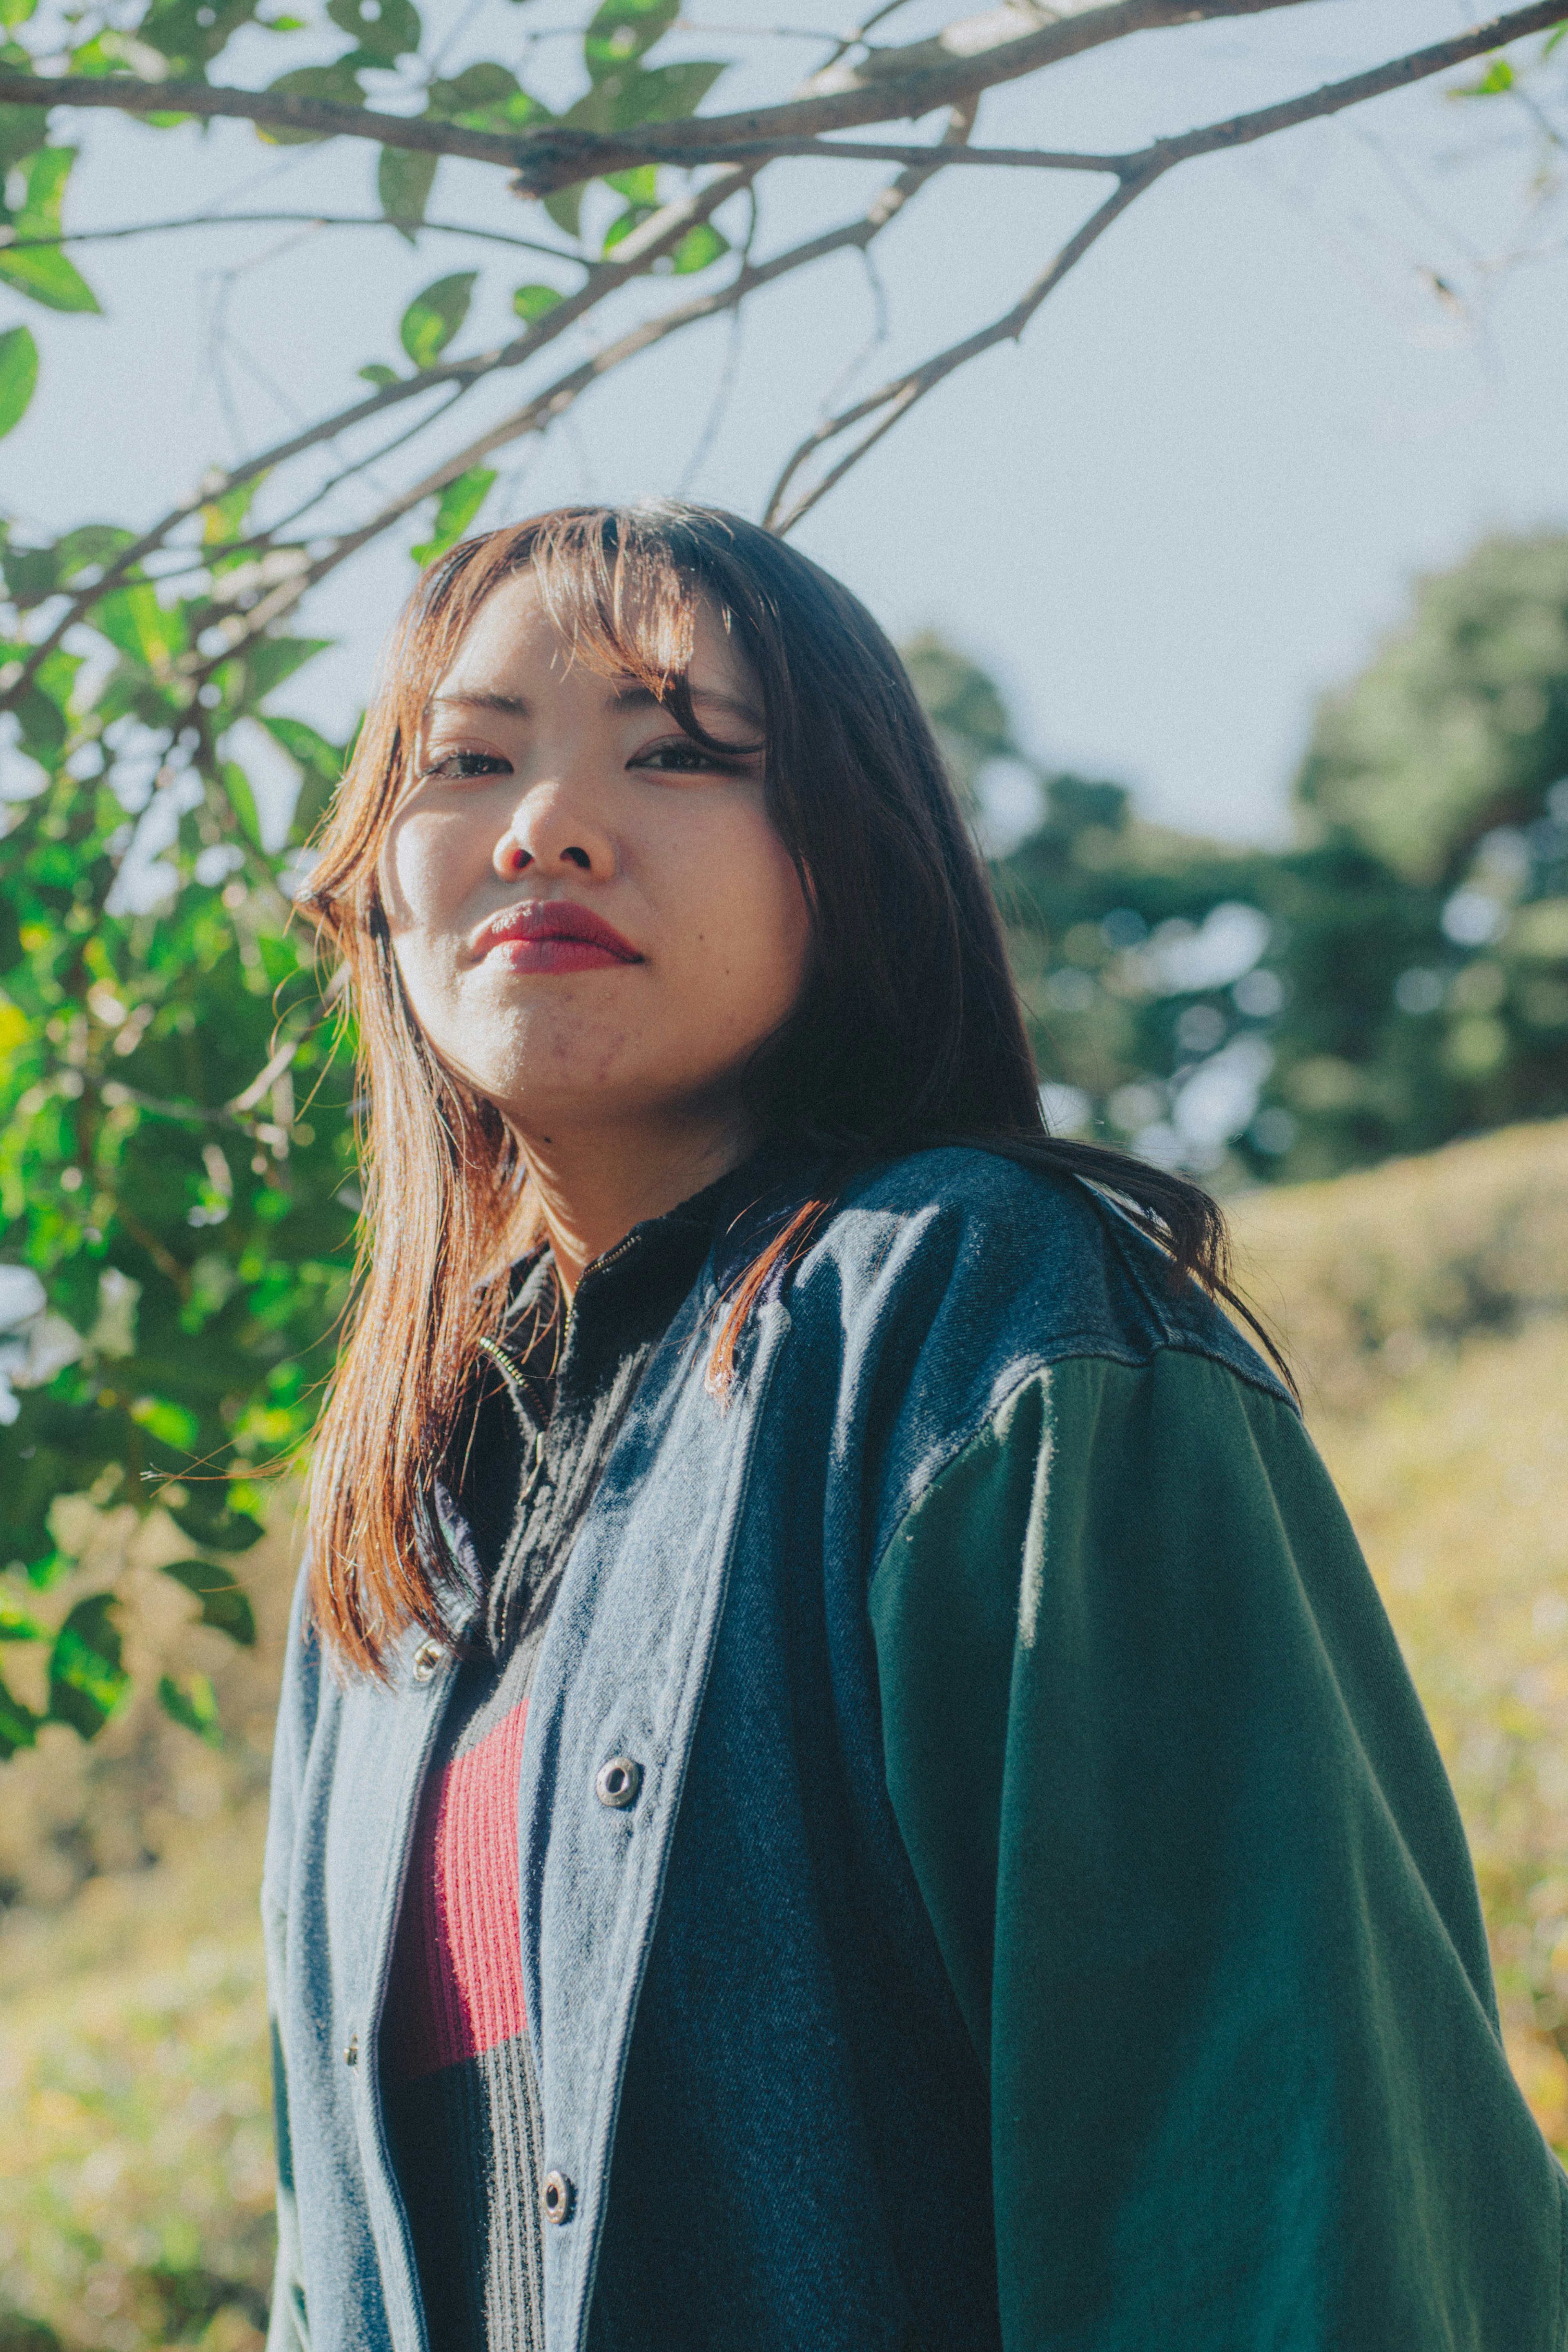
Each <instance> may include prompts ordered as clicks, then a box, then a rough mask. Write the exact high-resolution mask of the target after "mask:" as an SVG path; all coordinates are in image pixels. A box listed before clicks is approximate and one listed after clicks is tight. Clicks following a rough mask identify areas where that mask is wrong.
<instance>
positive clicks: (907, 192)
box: [194, 107, 974, 678]
mask: <svg viewBox="0 0 1568 2352" xmlns="http://www.w3.org/2000/svg"><path fill="white" fill-rule="evenodd" d="M973 122H974V109H973V107H956V108H954V110H953V111H952V116H951V119H950V121H949V124H948V129H947V131H946V141H947V143H949V144H951V145H956V144H957V143H958V142H960V141H961V140H963V139H966V138H967V136H968V134H969V131H970V129H971V128H972V126H973ZM941 162H942V151H941V150H940V149H933V150H929V151H927V160H925V162H923V163H919V164H915V165H912V166H911V167H910V169H909V170H907V171H905V172H901V173H899V175H898V177H897V179H896V180H894V181H893V182H892V183H891V184H889V185H888V186H887V187H885V188H883V189H881V190H880V191H879V192H878V194H876V196H875V197H874V198H873V201H872V203H871V204H870V205H868V206H867V207H866V210H865V211H864V213H863V214H862V215H861V216H860V218H859V219H858V220H853V221H848V222H845V223H843V224H842V225H841V226H840V227H838V228H835V229H828V230H825V231H824V232H823V233H822V234H821V236H814V237H809V238H808V239H806V241H805V242H804V243H803V244H800V245H798V246H792V247H789V249H788V250H787V251H786V252H784V253H781V254H776V255H774V257H772V259H771V260H768V261H763V262H757V263H754V264H753V263H747V264H744V265H743V266H742V268H740V269H739V270H737V273H736V275H735V277H734V278H732V279H731V280H730V282H729V284H728V285H727V286H725V287H722V288H718V289H716V290H715V291H714V292H713V293H712V294H706V295H698V296H696V297H695V298H694V299H693V300H691V301H690V302H684V303H682V304H681V305H680V306H679V307H678V308H676V309H674V310H666V311H664V312H663V313H662V314H661V315H660V316H659V317H658V318H655V319H648V320H643V321H642V323H641V324H639V325H638V326H635V327H632V328H631V329H629V330H628V331H627V332H626V333H625V334H624V335H622V336H621V337H620V339H619V340H618V341H615V342H613V343H611V344H608V345H607V346H606V347H605V349H604V350H603V351H601V352H594V353H593V354H592V356H591V358H589V359H587V360H584V361H582V362H580V364H579V365H578V366H576V367H574V368H572V369H570V370H569V371H568V372H567V373H566V374H564V375H562V376H559V377H558V378H557V380H556V381H555V383H551V384H548V385H547V386H546V387H545V388H544V389H543V390H542V391H541V392H538V393H536V394H534V396H533V398H532V399H530V400H528V401H527V402H526V403H525V404H524V405H523V406H522V407H521V408H519V409H517V410H515V411H514V412H513V414H512V415H510V416H507V417H503V418H502V419H501V420H500V421H499V423H497V424H496V425H491V426H490V427H489V428H488V429H487V430H486V432H484V433H482V434H480V435H479V436H477V438H476V439H475V440H473V441H471V442H469V443H468V444H467V446H466V447H465V448H463V449H460V450H458V451H457V452H456V454H455V456H453V457H448V458H446V459H445V460H444V462H443V463H442V464H441V465H440V466H438V467H435V468H434V471H432V472H431V473H428V474H427V475H425V477H424V478H423V480H422V481H420V482H417V483H415V484H414V486H413V488H411V489H408V490H405V491H402V492H400V494H399V495H398V497H397V498H395V499H391V500H389V501H388V503H387V504H386V505H385V506H383V507H382V509H381V510H380V511H379V512H378V513H377V514H375V515H373V516H372V517H371V520H370V521H368V522H366V523H364V524H362V525H361V527H360V528H359V529H358V530H353V531H350V532H346V533H345V534H344V535H343V536H342V537H341V538H340V539H339V540H337V541H334V543H333V545H332V546H331V547H330V548H329V549H328V550H326V551H325V552H324V553H323V554H321V555H320V556H319V557H318V558H317V559H316V561H315V562H313V563H311V564H310V565H309V566H308V568H307V569H303V570H301V571H300V572H298V573H296V574H295V575H293V576H292V577H291V578H290V579H288V580H287V581H284V582H281V583H279V585H278V586H277V588H276V589H275V590H274V591H273V593H272V594H271V595H270V596H268V597H267V598H266V599H265V600H264V601H263V603H261V604H256V605H255V606H254V607H253V608H252V610H251V611H250V612H249V613H247V614H245V616H244V619H243V621H241V620H240V619H239V617H238V616H237V615H236V616H235V619H234V620H233V621H232V622H231V623H230V624H229V625H228V631H227V635H228V642H227V643H226V644H225V646H224V649H223V651H222V652H221V653H218V654H215V655H214V656H211V657H210V659H209V660H208V661H207V663H206V665H205V667H204V669H203V670H201V671H200V672H199V673H194V675H195V676H196V677H198V678H204V677H207V676H209V675H210V674H211V673H212V671H214V670H215V669H217V668H219V667H221V666H222V664H223V663H224V662H225V661H230V660H232V659H233V658H234V656H235V654H236V653H238V652H240V651H241V650H242V649H243V647H244V646H245V645H246V644H247V643H248V642H249V641H250V639H251V638H253V637H256V636H259V635H262V633H263V632H264V631H265V630H267V629H268V628H271V627H272V626H274V625H275V624H276V623H277V621H279V620H281V618H282V617H283V615H284V614H286V613H287V612H289V611H290V610H291V609H292V608H293V606H294V605H295V604H298V602H299V600H300V598H301V597H303V596H305V595H307V594H308V593H309V591H310V590H311V589H312V588H314V587H316V586H317V585H318V584H319V582H321V581H322V580H324V579H326V578H327V576H328V575H329V573H330V572H336V571H337V570H339V569H340V566H341V565H342V564H344V563H346V562H349V561H350V558H351V557H352V556H355V555H357V554H358V553H359V552H360V551H361V548H364V547H367V546H368V545H369V544H370V543H371V541H372V540H374V539H379V538H380V537H381V536H382V533H383V532H384V531H387V530H391V529H392V527H393V525H394V524H396V523H398V522H400V521H401V520H402V518H403V517H404V515H406V514H409V513H411V512H412V511H413V509H414V508H415V507H416V506H418V505H420V504H421V502H422V501H423V499H429V498H435V497H438V496H439V495H440V493H441V492H442V491H443V490H444V489H445V488H446V487H447V485H448V483H450V482H455V480H456V479H457V478H458V476H459V475H461V474H465V473H467V471H468V470H469V468H470V467H473V466H476V465H478V464H479V463H481V461H482V460H483V459H484V458H486V457H489V456H491V455H492V453H493V452H494V451H495V450H497V449H498V448H501V447H504V446H506V445H507V443H509V442H513V441H519V440H522V439H523V438H524V437H525V436H527V435H528V434H530V433H538V432H543V431H544V430H546V429H547V428H548V427H549V425H552V424H553V423H554V422H555V420H556V419H557V417H559V416H561V415H564V414H565V413H566V411H567V410H568V409H569V408H570V407H571V406H572V405H573V404H574V403H575V402H576V401H577V400H579V399H580V397H581V395H582V394H583V393H585V392H587V391H588V390H589V389H590V388H591V386H592V385H593V384H595V383H598V382H599V381H600V380H601V378H602V377H604V376H606V375H608V374H610V373H612V371H613V370H614V369H616V368H619V367H622V366H624V365H625V364H626V362H628V361H629V360H632V359H635V358H636V357H637V356H638V355H639V353H641V352H645V351H648V350H650V349H651V348H652V347H653V345H654V344H655V343H660V342H664V341H667V339H668V338H669V337H670V336H671V335H674V334H678V333H680V332H681V331H682V330H683V329H685V328H686V327H690V326H695V325H696V324H697V323H698V322H699V321H700V320H705V319H711V318H716V317H718V316H719V315H721V314H722V313H723V312H724V311H726V310H733V309H735V308H736V307H737V304H739V303H740V302H743V301H744V300H745V299H746V298H747V295H749V294H752V293H755V292H757V291H758V289H760V288H762V287H764V286H768V285H771V284H772V283H773V282H774V281H775V280H776V279H778V278H784V277H788V276H790V275H792V274H793V272H794V271H796V270H798V269H804V268H809V267H810V265H811V264H812V263H813V262H818V261H822V260H825V259H826V258H827V257H828V256H829V255H830V254H834V253H842V252H845V251H849V250H853V249H856V248H858V249H859V250H861V251H862V252H863V251H864V250H865V248H866V247H868V246H869V245H870V244H871V243H872V241H873V238H875V237H878V236H881V234H882V232H883V229H885V228H886V227H887V226H889V225H890V223H891V222H892V221H894V219H895V218H896V217H897V215H899V214H900V213H901V212H902V211H903V210H904V206H905V205H907V204H908V203H909V201H910V199H911V198H912V197H913V196H915V195H916V194H918V193H919V191H920V189H921V188H923V187H924V186H925V184H926V182H927V181H928V180H931V179H932V178H934V177H935V176H936V173H937V172H938V171H939V170H940V168H941ZM222 625H223V624H220V626H222Z"/></svg>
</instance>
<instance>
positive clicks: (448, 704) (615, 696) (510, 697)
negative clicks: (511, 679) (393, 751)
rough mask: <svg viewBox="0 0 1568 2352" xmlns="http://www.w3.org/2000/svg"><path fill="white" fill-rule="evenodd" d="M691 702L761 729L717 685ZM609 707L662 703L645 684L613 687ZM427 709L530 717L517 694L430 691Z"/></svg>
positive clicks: (751, 712) (752, 713) (747, 708)
mask: <svg viewBox="0 0 1568 2352" xmlns="http://www.w3.org/2000/svg"><path fill="white" fill-rule="evenodd" d="M692 701H693V702H694V704H697V705H702V706H705V707H706V708H707V709H711V710H722V711H727V713H728V715H729V716H730V718H732V719H739V721H740V723H741V725H742V726H743V727H746V728H748V729H749V730H750V731H751V732H752V733H753V734H754V735H756V734H760V733H761V731H762V721H761V719H759V718H758V714H757V712H756V710H755V709H753V708H752V706H751V704H750V703H748V702H744V701H742V700H741V699H740V698H739V697H738V696H737V695H733V694H725V693H723V692H722V691H721V690H720V689H719V688H708V687H701V686H698V687H694V688H693V689H692ZM606 707H607V708H608V709H611V710H662V709H664V704H663V703H661V702H660V700H659V698H658V696H657V695H656V694H654V693H653V689H652V688H649V687H646V686H624V687H617V688H614V689H613V690H612V693H611V694H610V696H609V697H608V699H607V706H606ZM427 708H428V709H431V710H494V711H496V712H497V714H498V715H499V716H500V717H501V718H503V719H531V718H532V716H533V708H532V705H531V704H530V703H529V702H528V701H527V699H526V698H524V697H523V696H522V695H520V694H485V693H480V692H475V693H473V694H433V695H432V696H431V698H430V701H429V704H428V705H427Z"/></svg>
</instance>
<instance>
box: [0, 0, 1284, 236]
mask: <svg viewBox="0 0 1568 2352" xmlns="http://www.w3.org/2000/svg"><path fill="white" fill-rule="evenodd" d="M1301 5H1302V0H1099V5H1094V0H1057V5H1055V6H1047V5H1043V0H1003V5H1001V6H1000V7H999V8H993V9H991V10H989V11H988V13H987V14H986V15H984V16H973V17H969V18H967V19H965V20H963V21H962V22H960V23H958V24H955V25H949V26H947V27H946V30H945V31H944V32H941V33H939V34H937V35H936V37H935V39H932V40H924V41H913V42H910V43H908V44H907V45H906V46H904V47H900V48H895V49H880V50H873V52H872V53H871V55H870V56H869V57H868V58H864V59H862V61H861V63H860V64H858V65H854V66H845V65H836V66H832V67H831V68H828V69H827V70H826V71H825V72H824V73H823V74H821V75H820V76H818V77H817V79H816V82H815V84H814V85H812V84H808V85H807V93H806V94H805V95H803V96H802V97H800V98H798V99H794V100H789V101H787V102H786V103H785V104H783V105H782V106H772V107H763V108H760V109H758V110H755V111H753V112H748V113H746V114H727V115H713V116H710V117H707V118H706V119H705V120H703V121H700V122H698V123H695V124H694V123H687V124H686V125H685V126H683V129H682V131H681V132H680V133H679V134H678V135H679V137H680V139H681V140H682V141H684V142H685V144H687V145H688V146H690V147H692V148H693V149H695V150H697V151H699V152H702V153H703V154H704V155H705V156H706V157H710V158H711V155H712V152H713V149H714V147H715V146H716V145H717V146H722V145H723V144H724V143H725V142H727V141H731V142H733V141H735V140H742V141H745V142H748V143H749V142H756V141H758V140H760V141H763V142H771V141H772V140H775V139H780V138H784V139H787V138H791V137H794V138H800V137H810V138H816V137H820V136H821V134H822V133H823V132H824V131H835V130H841V129H845V128H848V127H850V126H852V125H853V124H855V123H859V122H885V121H893V120H895V119H898V118H900V117H905V118H908V119H909V120H911V121H913V120H914V119H915V117H916V116H918V115H922V114H929V113H930V112H931V111H932V110H934V109H935V108H936V107H938V106H944V105H950V104H952V103H954V102H955V101H956V100H959V99H962V98H966V97H968V96H970V95H972V94H973V93H974V92H976V91H977V90H980V89H990V88H992V87H994V85H995V84H997V83H998V82H1003V81H1011V80H1016V79H1018V77H1019V75H1022V74H1030V73H1034V72H1036V71H1038V70H1039V68H1040V67H1041V66H1046V65H1054V64H1055V63H1056V62H1057V61H1058V59H1059V58H1069V57H1076V56H1078V55H1079V54H1080V53H1081V52H1082V50H1084V49H1089V48H1095V47H1099V46H1101V45H1102V44H1103V43H1104V42H1107V41H1119V40H1124V39H1125V38H1126V37H1127V36H1128V35H1129V34H1132V33H1140V32H1149V31H1154V30H1157V29H1159V28H1161V27H1163V26H1178V25H1189V24H1194V23H1197V22H1200V21H1205V20H1207V19H1208V18H1211V17H1228V16H1260V15H1263V14H1265V13H1267V12H1268V11H1269V10H1271V9H1274V8H1293V7H1300V6H1301ZM0 106H48V107H54V106H85V107H108V108H110V109H118V110H120V112H122V113H126V114H190V115H195V116H197V117H199V118H204V119H209V120H210V119H211V118H213V117H217V116H226V117H229V118H232V119H237V120H238V121H246V122H254V123H256V125H257V126H258V128H261V129H272V130H278V131H307V132H309V133H311V134H313V135H314V136H315V137H317V138H321V139H373V140H374V141H375V142H377V144H378V145H380V146H382V147H405V148H411V149H413V150H415V151H416V152H418V153H420V154H423V155H465V156H467V157H468V158H470V159H471V160H472V161H474V162H476V163H498V164H502V165H510V166H512V167H513V168H519V167H521V166H522V165H523V163H524V162H525V159H527V158H530V157H538V158H539V159H540V161H539V171H540V172H541V173H546V172H548V173H551V174H552V175H553V176H551V177H549V178H548V179H544V178H541V179H538V180H537V181H536V179H535V178H534V177H533V176H530V177H529V178H528V183H527V188H526V193H528V194H541V193H544V192H545V191H546V190H548V189H549V187H553V186H560V185H565V184H570V181H571V180H573V179H580V178H582V177H583V173H582V171H581V170H580V168H577V167H576V166H575V165H574V164H571V163H568V162H566V161H565V160H563V159H565V158H568V157H577V156H580V154H581V153H583V152H586V150H587V142H591V141H592V140H593V139H594V137H595V134H593V133H591V132H585V131H571V130H569V129H565V128H558V127H557V126H554V125H540V127H539V128H538V130H533V131H529V130H523V131H517V132H514V133H511V134H507V133H506V132H502V131H474V130H470V129H468V128H467V127H466V126H465V125H463V124H460V123H455V122H433V121H430V120H428V118H426V117H423V116H409V115H399V114H383V113H382V112H381V111H380V110H377V109H376V108H373V107H367V106H343V105H340V104H339V103H337V102H336V101H335V100H330V99H319V98H297V97H291V96H289V95H287V93H285V92H281V91H277V90H244V89H214V87H213V86H212V84H211V83H209V82H189V81H142V80H141V79H139V78H137V77H135V76H132V75H130V74H123V75H122V74H103V75H99V74H59V75H44V74H24V73H15V72H0ZM626 136H627V139H628V140H629V142H631V145H632V147H634V148H635V150H636V152H637V153H638V154H640V155H643V156H651V155H653V154H654V153H655V152H662V151H661V150H660V149H659V147H658V127H657V126H655V125H652V124H649V125H640V126H637V127H636V128H634V129H633V130H632V131H630V132H629V133H627V134H626ZM650 142H653V143H650ZM604 143H605V142H603V141H602V140H601V142H600V144H601V145H603V144H604ZM629 152H630V150H629ZM610 168H612V169H614V168H617V167H616V166H614V165H612V166H611V167H610Z"/></svg>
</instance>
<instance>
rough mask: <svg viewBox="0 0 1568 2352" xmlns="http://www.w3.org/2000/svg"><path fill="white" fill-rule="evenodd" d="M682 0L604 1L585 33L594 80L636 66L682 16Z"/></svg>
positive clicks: (586, 54)
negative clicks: (645, 53)
mask: <svg viewBox="0 0 1568 2352" xmlns="http://www.w3.org/2000/svg"><path fill="white" fill-rule="evenodd" d="M680 13H681V9H680V0H604V5H603V6H602V7H601V8H600V9H599V10H598V12H597V14H596V15H595V16H593V18H592V19H591V22H590V25H589V27H588V30H587V32H586V33H585V34H584V36H583V41H582V57H583V63H584V64H585V65H586V66H587V68H588V70H589V73H590V74H591V77H592V79H594V80H595V81H602V80H603V79H604V77H605V76H606V74H611V73H618V72H622V71H623V70H624V69H625V68H626V67H627V66H629V65H635V63H636V61H637V59H638V58H640V57H642V56H643V53H644V52H645V51H646V50H648V49H651V48H652V47H653V44H654V42H655V41H658V40H662V39H663V38H664V35H665V34H666V33H667V32H668V31H669V29H670V26H672V25H673V24H674V21H675V19H676V17H677V16H679V15H680Z"/></svg>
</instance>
